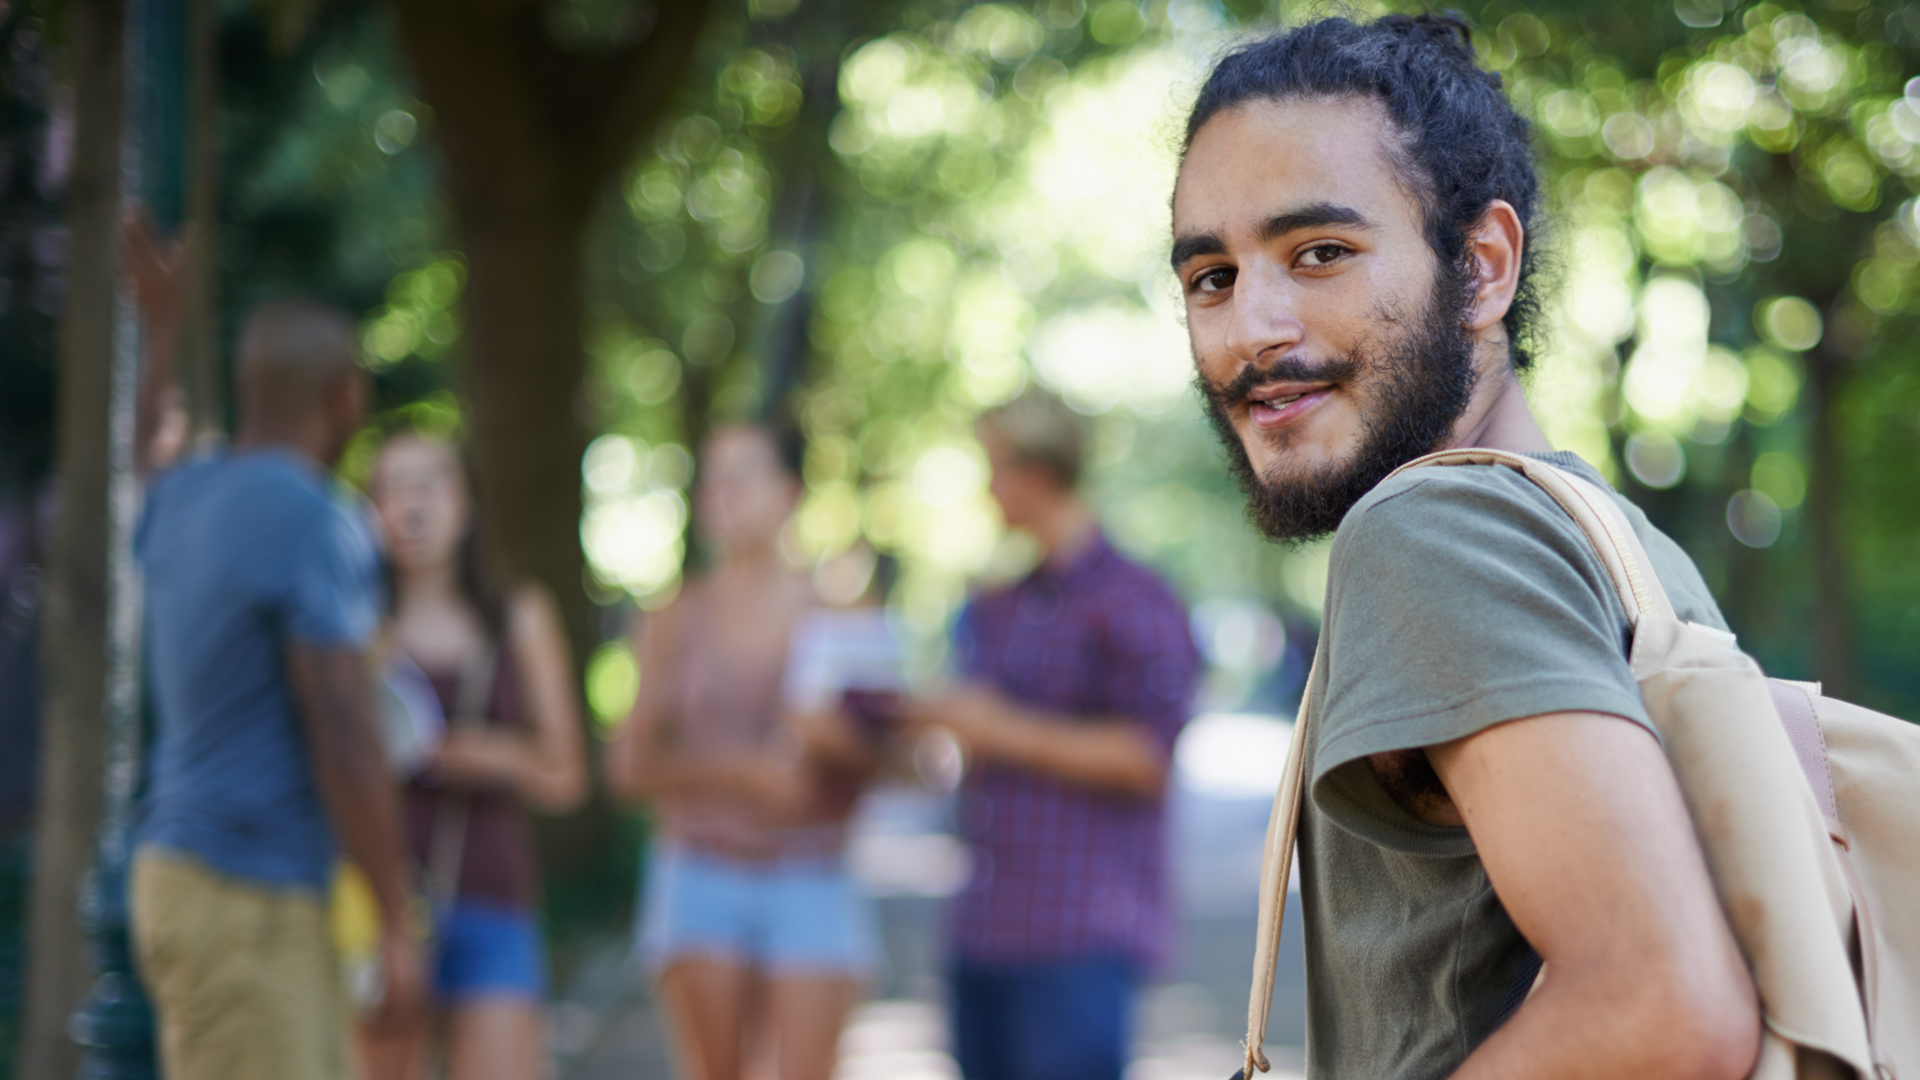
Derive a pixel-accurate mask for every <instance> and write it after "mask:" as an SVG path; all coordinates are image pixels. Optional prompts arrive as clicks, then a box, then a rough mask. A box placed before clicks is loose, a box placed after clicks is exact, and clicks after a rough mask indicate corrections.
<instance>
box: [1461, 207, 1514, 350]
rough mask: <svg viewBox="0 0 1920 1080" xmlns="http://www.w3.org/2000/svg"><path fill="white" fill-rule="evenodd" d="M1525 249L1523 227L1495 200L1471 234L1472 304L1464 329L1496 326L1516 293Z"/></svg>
mask: <svg viewBox="0 0 1920 1080" xmlns="http://www.w3.org/2000/svg"><path fill="white" fill-rule="evenodd" d="M1526 249H1527V227H1526V225H1525V223H1523V222H1522V221H1521V220H1520V214H1519V212H1518V211H1516V210H1514V208H1513V205H1512V204H1511V203H1508V202H1507V201H1506V200H1504V199H1495V200H1493V202H1491V203H1489V204H1488V205H1487V212H1486V213H1484V214H1482V215H1480V224H1479V225H1478V226H1477V227H1476V228H1475V229H1474V231H1473V248H1472V252H1473V300H1472V303H1471V304H1470V305H1469V306H1468V310H1467V325H1468V326H1470V327H1472V328H1473V329H1474V330H1475V331H1476V332H1478V331H1482V330H1486V329H1487V328H1489V327H1491V326H1494V325H1495V324H1497V323H1499V322H1500V320H1502V319H1504V318H1506V317H1507V310H1508V309H1509V308H1511V307H1512V306H1513V297H1514V294H1515V293H1517V292H1518V291H1519V290H1520V260H1521V258H1522V257H1523V256H1524V255H1525V253H1526Z"/></svg>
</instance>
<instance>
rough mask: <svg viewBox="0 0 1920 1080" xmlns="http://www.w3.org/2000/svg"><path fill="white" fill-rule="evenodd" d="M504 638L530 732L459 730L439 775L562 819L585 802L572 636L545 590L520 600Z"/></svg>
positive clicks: (525, 592) (443, 754) (443, 751)
mask: <svg viewBox="0 0 1920 1080" xmlns="http://www.w3.org/2000/svg"><path fill="white" fill-rule="evenodd" d="M506 638H507V640H506V647H507V649H508V650H510V655H511V656H512V658H513V661H514V663H515V664H516V665H518V667H517V670H518V671H519V674H520V679H521V686H522V689H523V693H524V700H525V702H526V708H527V718H528V721H529V726H530V729H531V730H530V731H528V732H526V733H521V732H515V731H502V730H498V729H480V730H472V731H456V732H454V733H453V734H451V735H449V736H448V737H447V739H446V741H445V742H444V743H442V744H441V746H440V748H439V749H438V750H437V751H436V752H435V753H434V756H433V771H434V773H435V775H437V776H439V777H441V778H443V779H447V780H451V781H453V782H455V783H472V784H501V785H504V786H506V787H508V788H510V789H511V790H512V791H513V793H514V795H515V796H516V797H518V798H519V799H520V801H521V802H523V803H525V804H526V805H527V806H529V807H531V808H532V809H535V810H539V811H541V812H543V813H548V814H564V813H566V812H567V811H569V810H571V809H573V808H574V807H576V806H578V805H580V801H581V800H582V799H584V798H586V794H587V761H586V746H585V741H584V739H583V738H582V735H581V723H580V698H579V695H578V694H577V693H576V692H575V691H574V685H573V663H572V659H571V657H570V656H569V655H568V651H567V638H566V632H565V631H564V630H562V629H561V627H560V615H559V612H558V611H557V610H556V609H555V607H554V603H553V598H552V597H551V596H550V595H548V593H547V592H546V590H544V589H541V588H539V587H537V586H529V587H526V588H523V589H521V590H520V591H519V592H517V593H516V594H514V597H513V602H512V603H511V604H510V605H509V608H508V611H507V633H506Z"/></svg>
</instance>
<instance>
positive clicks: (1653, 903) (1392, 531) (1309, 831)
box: [1173, 16, 1760, 1080]
mask: <svg viewBox="0 0 1920 1080" xmlns="http://www.w3.org/2000/svg"><path fill="white" fill-rule="evenodd" d="M1529 137H1530V132H1529V128H1528V125H1527V123H1526V121H1524V120H1522V119H1521V118H1520V117H1519V116H1517V115H1516V114H1515V113H1514V111H1513V109H1512V107H1511V106H1510V105H1509V103H1508V102H1507V101H1506V99H1505V97H1504V96H1503V95H1502V93H1501V91H1500V82H1499V79H1498V77H1497V76H1494V75H1491V74H1487V73H1485V72H1482V71H1480V70H1478V68H1477V67H1476V66H1475V63H1474V58H1473V53H1472V51H1471V48H1470V47H1469V44H1468V41H1467V30H1466V28H1465V27H1464V26H1463V25H1461V24H1459V23H1458V22H1456V21H1453V20H1451V19H1446V18H1435V17H1432V16H1422V17H1417V18H1412V17H1407V16H1391V17H1388V18H1384V19H1381V20H1379V21H1377V22H1372V23H1367V24H1354V23H1351V22H1348V21H1345V20H1340V19H1334V20H1326V21H1321V22H1315V23H1310V24H1307V25H1304V26H1301V27H1299V28H1298V29H1295V30H1292V31H1290V32H1287V33H1284V34H1281V35H1279V36H1276V37H1273V38H1270V39H1268V40H1265V41H1260V42H1257V43H1254V44H1251V45H1248V46H1246V47H1244V48H1242V49H1240V50H1238V51H1237V52H1235V53H1233V54H1232V55H1230V56H1228V57H1227V58H1226V59H1224V60H1223V61H1221V63H1220V64H1219V65H1218V66H1217V67H1216V68H1215V69H1214V71H1213V73H1212V75H1211V76H1210V77H1209V79H1208V81H1207V83H1206V85H1205V87H1204V89H1203V90H1202V91H1201V93H1200V98H1199V101H1198V102H1197V103H1196V105H1195V106H1194V110H1193V113H1192V116H1191V118H1190V120H1189V123H1188V127H1187V137H1186V147H1185V155H1184V158H1183V161H1182V164H1181V168H1180V174H1179V179H1178V182H1177V185H1176V188H1175V192H1174V198H1173V231H1174V244H1173V268H1174V272H1175V274H1176V275H1177V277H1178V279H1179V281H1180V285H1181V288H1182V291H1183V293H1184V295H1185V299H1186V311H1187V318H1188V330H1189V333H1190V335H1191V339H1192V345H1193V352H1194V360H1195V363H1196V365H1197V368H1198V374H1199V385H1200V388H1201V390H1202V392H1203V393H1204V395H1205V397H1206V399H1207V401H1208V403H1209V406H1210V409H1209V411H1210V414H1211V416H1212V418H1213V421H1214V423H1215V425H1216V427H1217V429H1218V431H1219V433H1220V436H1221V439H1222V441H1223V443H1224V444H1225V445H1226V448H1227V451H1228V457H1229V459H1230V461H1231V463H1232V467H1233V469H1234V471H1235V472H1236V473H1237V474H1238V475H1239V477H1240V479H1241V481H1242V482H1243V485H1244V486H1245V488H1246V490H1247V493H1248V496H1249V501H1250V505H1251V514H1252V516H1253V518H1254V520H1255V521H1256V522H1257V524H1258V525H1259V526H1260V527H1261V528H1262V529H1263V530H1264V531H1265V532H1266V533H1267V534H1268V535H1269V536H1271V537H1273V538H1275V539H1277V540H1282V541H1290V540H1301V539H1305V538H1309V537H1314V536H1320V535H1324V534H1327V533H1329V532H1331V533H1334V544H1333V553H1332V576H1331V578H1330V581H1329V584H1328V589H1327V604H1326V611H1325V616H1326V622H1325V631H1324V632H1325V635H1326V639H1325V642H1324V645H1325V649H1324V656H1323V662H1322V664H1321V666H1320V667H1319V668H1318V669H1317V670H1316V671H1315V672H1314V674H1313V677H1312V679H1311V682H1310V690H1311V695H1312V698H1311V700H1312V706H1311V707H1312V710H1313V717H1312V720H1311V722H1312V724H1313V725H1314V728H1315V734H1314V736H1313V737H1312V738H1311V739H1310V745H1309V746H1308V747H1307V753H1308V754H1309V757H1308V760H1307V763H1306V765H1307V771H1306V776H1307V784H1308V794H1309V798H1308V800H1307V802H1308V806H1307V810H1306V815H1305V819H1304V821H1303V824H1302V828H1301V834H1300V859H1301V886H1302V889H1301V892H1302V900H1303V904H1302V908H1303V912H1304V925H1305V931H1306V937H1307V977H1308V987H1309V995H1308V1014H1309V1015H1308V1031H1309V1036H1308V1047H1307V1052H1308V1073H1309V1075H1310V1076H1312V1077H1314V1078H1315V1080H1321V1078H1330V1080H1331V1078H1338V1080H1349V1078H1350V1080H1438V1078H1441V1077H1454V1078H1457V1080H1482V1078H1485V1080H1492V1078H1504V1077H1514V1078H1518V1077H1526V1078H1530V1080H1539V1078H1567V1080H1571V1078H1586V1077H1593V1078H1609V1080H1611V1078H1618V1077H1633V1078H1635V1080H1656V1078H1668V1077H1672V1078H1682V1077H1684V1078H1690V1080H1732V1078H1736V1077H1742V1076H1745V1075H1747V1072H1748V1070H1749V1069H1750V1068H1751V1067H1752V1064H1753V1062H1754V1060H1755V1056H1756V1054H1757V1052H1758V1048H1759V1023H1760V1021H1759V1010H1758V1005H1757V1002H1756V997H1755V991H1754V988H1753V984H1752V980H1751V978H1750V976H1749V975H1748V973H1747V970H1746V968H1745V965H1744V963H1743V961H1742V959H1741V956H1740V953H1739V951H1738V948H1737V946H1736V945H1735V943H1734V940H1733V937H1732V934H1731V932H1730V931H1729V929H1728V926H1727V921H1726V918H1725V916H1724V915H1723V913H1722V910H1721V908H1720V905H1719V903H1718V901H1717V899H1716V897H1715V895H1714V891H1713V884H1712V881H1711V879H1710V878H1709V876H1708V872H1707V869H1706V866H1705V863H1704V860H1703V857H1702V855H1701V852H1700V849H1699V845H1698V842H1697V840H1696V839H1695V835H1694V832H1693V829H1692V825H1691V822H1690V820H1689V818H1688V815H1687V808H1686V805H1685V803H1684V802H1683V801H1682V798H1681V795H1680V792H1679V789H1678V786H1677V784H1676V783H1675V780H1674V777H1673V774H1672V771H1671V770H1670V768H1669V767H1668V764H1667V761H1666V758H1665V756H1664V754H1663V753H1662V750H1661V747H1660V744H1659V741H1658V740H1657V739H1656V738H1655V737H1654V735H1653V734H1652V732H1651V729H1650V727H1649V726H1648V724H1649V721H1648V718H1647V714H1646V711H1645V709H1644V707H1643V706H1642V703H1641V699H1640V693H1639V689H1638V687H1637V685H1636V684H1635V682H1634V679H1633V676H1632V674H1631V672H1630V670H1629V668H1628V663H1627V655H1626V654H1627V648H1628V643H1629V635H1630V631H1629V627H1628V625H1627V621H1626V615H1625V613H1624V611H1623V610H1622V608H1621V606H1620V603H1619V601H1618V598H1617V597H1616V596H1615V594H1614V592H1613V588H1612V586H1611V584H1610V583H1609V579H1608V577H1607V575H1606V573H1605V571H1604V570H1603V569H1602V568H1601V564H1600V563H1599V561H1598V559H1597V558H1596V556H1595V555H1594V554H1593V553H1592V552H1591V550H1590V548H1589V546H1588V543H1587V540H1586V538H1585V536H1584V535H1583V534H1582V533H1581V532H1580V531H1579V529H1578V528H1577V527H1576V526H1575V525H1574V524H1573V522H1572V521H1571V519H1569V518H1568V517H1567V516H1566V514H1565V513H1564V512H1563V511H1561V510H1560V509H1559V507H1558V506H1557V505H1556V504H1554V503H1553V502H1552V500H1551V499H1549V498H1548V497H1547V496H1546V495H1544V494H1543V493H1541V492H1540V491H1539V490H1537V489H1536V488H1535V487H1534V486H1533V485H1532V484H1531V483H1529V482H1528V481H1527V480H1525V479H1524V478H1523V477H1521V476H1520V475H1519V474H1517V473H1515V472H1513V471H1512V470H1509V469H1505V468H1500V467H1494V466H1485V467H1478V466H1462V467H1455V468H1447V469H1430V470H1420V471H1415V472H1412V473H1408V474H1403V475H1401V476H1398V477H1395V478H1393V479H1390V480H1389V479H1387V475H1388V474H1389V473H1390V472H1392V471H1393V470H1394V469H1395V468H1396V467H1397V466H1399V465H1401V464H1403V463H1405V462H1407V461H1409V460H1411V459H1413V458H1415V457H1418V456H1420V455H1422V454H1425V453H1427V452H1429V451H1433V450H1438V449H1443V448H1447V447H1459V446H1484V447H1494V448H1498V449H1502V450H1509V451H1516V452H1520V453H1525V454H1531V455H1534V456H1536V457H1539V458H1542V459H1543V460H1547V461H1550V462H1552V463H1554V464H1556V465H1559V466H1561V467H1563V468H1567V469H1570V470H1572V471H1574V472H1577V473H1579V474H1580V475H1582V476H1583V477H1585V478H1586V479H1587V480H1589V481H1591V482H1593V483H1595V484H1603V483H1604V482H1603V481H1602V480H1601V478H1600V476H1599V474H1598V473H1596V472H1595V471H1594V470H1593V469H1592V468H1591V467H1590V466H1588V465H1587V464H1585V463H1584V462H1582V461H1581V460H1580V459H1579V458H1577V457H1575V456H1573V455H1571V454H1567V453H1556V452H1554V450H1553V448H1552V446H1551V445H1550V444H1549V443H1548V441H1547V439H1546V436H1545V435H1544V434H1543V433H1542V431H1541V429H1540V427H1539V425H1538V424H1537V423H1536V422H1535V421H1534V418H1533V416H1532V414H1531V412H1530V411H1529V409H1528V407H1527V403H1526V399H1525V397H1524V395H1523V393H1522V390H1521V385H1520V380H1519V374H1518V372H1519V371H1520V370H1523V369H1524V368H1525V367H1526V365H1527V363H1528V356H1527V354H1526V352H1525V351H1524V349H1523V348H1522V347H1521V346H1522V345H1523V344H1524V342H1525V341H1526V334H1527V332H1528V330H1529V328H1530V321H1531V318H1532V316H1533V315H1534V314H1535V311H1536V306H1537V305H1536V294H1535V286H1534V282H1533V272H1534V268H1535V264H1536V261H1537V256H1536V255H1535V252H1534V249H1533V245H1532V244H1530V242H1529V241H1530V236H1529V233H1530V231H1531V230H1533V229H1534V228H1535V227H1536V226H1537V224H1538V223H1537V220H1536V218H1535V209H1536V205H1537V202H1538V195H1539V185H1538V179H1537V176H1536V174H1535V171H1534V166H1533V160H1532V153H1531V147H1530V144H1529ZM1621 505H1622V507H1623V509H1625V510H1626V512H1627V514H1628V516H1629V517H1630V519H1631V520H1632V523H1633V526H1634V528H1635V530H1636V532H1637V533H1638V534H1639V537H1640V539H1641V541H1642V543H1643V544H1644V545H1645V547H1646V549H1647V551H1648V552H1649V555H1650V558H1651V560H1652V563H1653V567H1654V569H1655V570H1656V571H1657V572H1658V574H1659V576H1660V578H1661V581H1662V582H1663V583H1664V584H1665V586H1666V589H1667V591H1668V592H1669V593H1670V594H1671V595H1672V597H1673V600H1674V603H1675V605H1676V607H1677V608H1678V609H1679V614H1680V615H1681V617H1682V618H1686V619H1691V620H1693V621H1695V622H1699V623H1702V624H1705V625H1709V626H1713V627H1717V628H1722V629H1724V627H1725V623H1724V622H1723V620H1722V619H1721V617H1720V614H1719V612H1718V610H1717V609H1716V608H1715V606H1714V603H1713V600H1712V598H1711V597H1710V596H1709V595H1708V593H1707V590H1706V587H1705V585H1704V583H1703V582H1702V581H1701V579H1700V575H1699V573H1698V571H1697V570H1696V569H1695V568H1694V566H1693V564H1692V563H1691V562H1690V561H1689V560H1688V558H1687V556H1686V555H1685V554H1684V553H1682V552H1681V550H1680V549H1679V548H1678V547H1677V546H1676V545H1675V544H1674V543H1673V542H1672V541H1671V540H1669V539H1668V538H1667V537H1665V536H1664V535H1662V534H1661V533H1660V532H1658V531H1657V530H1656V529H1654V528H1653V526H1652V525H1650V524H1649V523H1648V522H1647V519H1646V517H1645V516H1644V515H1643V514H1641V513H1640V512H1639V511H1638V510H1636V509H1633V508H1632V507H1631V506H1630V505H1629V504H1627V503H1625V501H1624V500H1621ZM1543 962H1544V964H1545V975H1544V978H1538V980H1537V986H1536V979H1537V977H1538V976H1539V975H1540V973H1541V969H1542V963H1543ZM1530 990H1531V991H1532V993H1531V996H1529V991H1530Z"/></svg>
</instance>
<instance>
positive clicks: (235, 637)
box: [132, 300, 421, 1080]
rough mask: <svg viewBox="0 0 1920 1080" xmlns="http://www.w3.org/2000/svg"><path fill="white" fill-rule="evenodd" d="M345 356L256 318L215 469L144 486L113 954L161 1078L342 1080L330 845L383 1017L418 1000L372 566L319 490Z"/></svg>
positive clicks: (318, 316)
mask: <svg viewBox="0 0 1920 1080" xmlns="http://www.w3.org/2000/svg"><path fill="white" fill-rule="evenodd" d="M354 340H355V334H354V328H353V324H352V322H351V321H350V320H349V319H348V318H347V317H346V316H345V315H344V314H343V313H341V312H338V311H335V310H333V309H331V308H326V307H322V306H320V305H318V304H313V303H310V302H306V301H297V300H291V301H278V302H274V303H270V304H267V305H265V306H263V307H261V308H260V309H259V310H257V311H256V312H255V313H254V314H253V316H252V317H251V318H250V319H249V320H248V323H247V326H246V329H245V331H244V333H243V335H242V337H241V342H240V355H239V370H238V382H239V390H240V398H241V400H240V412H241V415H240V428H239V432H238V434H237V435H236V437H235V439H234V444H233V449H232V450H231V451H229V452H226V453H222V454H217V455H214V456H210V457H204V458H200V459H197V460H195V461H192V462H190V463H188V464H185V465H182V466H180V467H178V468H176V469H174V470H172V471H171V472H169V473H166V474H164V475H163V476H161V477H160V478H159V479H158V480H156V481H155V482H154V483H153V484H152V486H151V487H150V489H149V491H148V494H147V501H146V506H145V509H144V512H143V514H142V516H141V521H140V525H139V530H138V533H137V534H136V538H135V548H136V553H137V555H138V558H139V560H140V563H141V566H142V568H143V570H144V572H145V582H146V604H145V613H146V621H147V648H148V656H149V663H150V665H151V678H152V686H153V693H154V700H155V712H156V717H157V720H156V723H157V737H156V742H155V746H154V755H153V771H152V777H151V782H150V788H149V793H148V797H147V802H146V805H145V811H144V812H145V817H144V820H143V822H142V825H141V832H140V841H139V847H138V851H137V853H136V855H135V858H134V868H133V884H132V905H133V935H134V942H135V948H136V951H137V954H138V961H139V968H140V972H141V976H142V978H143V979H144V980H145V982H146V983H147V986H148V989H149V991H150V993H151V994H152V996H153V1000H154V1004H155V1006H156V1008H157V1010H158V1012H159V1016H160V1036H161V1058H162V1065H163V1068H164V1071H165V1073H166V1075H167V1076H168V1078H169V1080H202V1078H229V1077H263V1078H264V1077H273V1078H275V1080H308V1078H311V1080H340V1078H344V1077H348V1076H351V1075H353V1073H354V1069H353V1065H352V1062H351V1059H350V1057H349V1054H350V1044H349V1042H348V1037H349V1029H350V1023H351V1019H352V1018H351V1015H350V1006H349V1004H348V1002H347V1000H346V993H345V987H344V984H343V982H342V980H341V975H340V970H339V965H338V961H337V958H336V956H335V954H334V949H333V944H332V940H331V937H330V934H329V928H328V922H327V917H326V907H325V895H326V889H327V883H328V878H329V875H330V873H331V871H332V866H333V860H334V850H335V841H336V838H337V840H338V842H339V844H340V847H341V848H342V849H343V850H344V853H345V854H346V856H347V857H348V858H350V859H352V860H353V861H354V862H355V863H357V864H359V866H360V867H361V868H362V870H363V871H364V872H365V873H366V875H367V877H368V879H369V881H370V883H371V885H372V886H373V891H374V893H375V895H376V896H377V897H378V899H379V902H380V906H381V908H382V915H383V922H384V926H385V928H386V933H385V935H384V940H383V942H382V947H381V951H382V957H381V959H382V963H383V970H384V973H385V976H386V980H387V981H386V988H387V992H386V996H385V999H384V1001H383V1005H382V1008H383V1009H385V1010H387V1011H389V1012H399V1011H404V1010H406V1009H409V1008H411V1007H412V1006H413V1004H414V1003H415V1002H416V1001H417V998H418V996H419V993H420V986H421V982H420V979H421V959H420V955H419V951H418V947H417V945H416V943H415V942H414V940H413V938H412V936H411V925H410V922H409V920H408V918H407V913H406V906H407V905H406V896H407V882H406V880H405V878H406V870H405V867H404V864H403V856H402V853H401V850H400V843H399V838H400V835H401V833H400V827H399V818H398V813H397V809H396V806H397V798H396V793H395V790H394V787H393V785H392V783H391V781H390V780H389V779H388V775H387V770H386V768H385V763H384V761H383V759H382V751H381V747H380V745H379V742H378V739H379V736H378V734H377V729H376V727H375V724H374V720H373V705H372V696H371V693H370V690H369V687H370V683H369V679H368V674H367V667H366V664H365V659H364V655H363V650H364V649H365V647H366V645H367V642H368V639H369V638H370V637H371V635H372V633H373V631H374V628H375V625H376V623H377V621H378V611H379V604H378V582H377V576H376V562H375V552H374V548H373V544H372V541H371V539H370V537H369V536H368V534H367V532H366V530H365V527H364V526H363V525H361V524H360V522H359V521H358V520H357V519H356V518H355V517H354V516H353V515H352V514H351V513H349V512H348V511H346V510H345V509H343V508H342V507H341V505H340V504H339V503H338V502H337V501H336V499H335V496H334V492H333V486H332V480H331V478H330V476H329V474H328V468H329V467H330V466H331V465H332V463H334V462H335V461H336V460H337V459H338V458H339V456H340V453H341V451H342V450H343V449H344V448H345V446H346V443H347V440H348V439H349V438H350V437H351V436H352V434H353V432H354V431H355V430H356V429H357V428H358V427H359V425H360V422H361V418H362V415H363V413H364V404H365V395H366V388H365V380H364V376H363V375H362V374H361V371H360V368H359V366H358V364H357V360H356V357H357V349H356V347H355V344H354Z"/></svg>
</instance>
